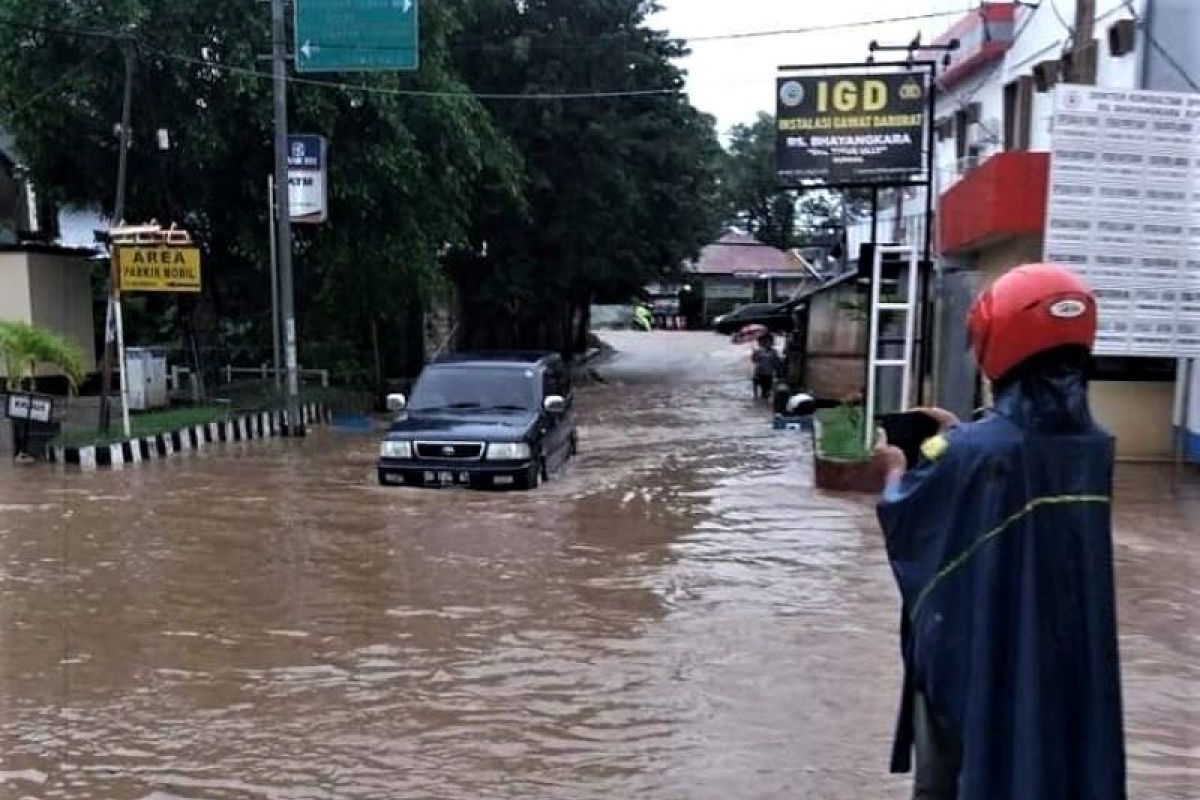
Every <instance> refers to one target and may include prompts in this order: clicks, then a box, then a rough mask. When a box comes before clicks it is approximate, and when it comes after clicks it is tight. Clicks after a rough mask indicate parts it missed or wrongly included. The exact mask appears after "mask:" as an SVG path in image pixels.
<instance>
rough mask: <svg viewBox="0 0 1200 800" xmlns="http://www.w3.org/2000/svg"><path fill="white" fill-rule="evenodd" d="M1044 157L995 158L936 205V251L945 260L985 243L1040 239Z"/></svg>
mask: <svg viewBox="0 0 1200 800" xmlns="http://www.w3.org/2000/svg"><path fill="white" fill-rule="evenodd" d="M1049 173H1050V154H1049V153H1027V152H1008V153H997V154H996V155H994V156H992V157H991V158H989V159H988V160H987V161H985V162H983V164H981V165H979V167H977V168H976V169H974V170H972V171H971V172H970V173H968V174H967V176H966V177H964V178H963V179H962V180H960V181H959V182H958V183H956V184H955V185H954V186H952V187H951V188H950V189H949V190H948V191H947V192H946V193H944V194H943V195H942V197H941V199H940V200H939V201H938V247H939V249H940V251H941V252H942V253H944V254H951V253H956V252H963V251H969V250H972V249H976V248H978V247H979V246H980V245H983V244H986V243H988V242H990V241H995V240H999V239H1004V238H1008V237H1012V236H1023V235H1037V234H1040V233H1041V232H1042V230H1043V228H1044V227H1045V224H1046V182H1047V179H1048V177H1049Z"/></svg>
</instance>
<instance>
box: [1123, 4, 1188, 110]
mask: <svg viewBox="0 0 1200 800" xmlns="http://www.w3.org/2000/svg"><path fill="white" fill-rule="evenodd" d="M1149 20H1150V34H1151V35H1152V36H1153V37H1154V39H1155V41H1157V42H1158V43H1159V45H1160V46H1161V47H1162V49H1163V50H1166V51H1167V52H1168V53H1170V54H1171V57H1172V58H1173V59H1175V61H1176V62H1177V63H1178V64H1179V66H1181V67H1183V69H1184V71H1186V72H1187V74H1188V75H1191V76H1192V77H1193V78H1195V77H1196V76H1200V47H1197V46H1196V43H1197V42H1198V41H1200V3H1197V2H1196V0H1154V1H1153V4H1152V5H1151V7H1150V15H1149ZM1138 37H1139V39H1140V38H1142V34H1141V32H1139V33H1138ZM1145 55H1146V59H1145V61H1144V66H1145V74H1144V76H1143V83H1142V87H1143V88H1145V89H1156V90H1159V91H1164V92H1190V91H1193V89H1192V88H1191V87H1190V86H1188V84H1187V81H1185V80H1184V78H1183V76H1182V75H1180V74H1179V70H1177V69H1176V68H1175V67H1174V66H1172V65H1171V64H1170V63H1169V62H1168V61H1167V59H1166V58H1164V57H1163V55H1162V53H1160V52H1159V51H1157V50H1155V49H1154V48H1150V49H1149V50H1148V51H1147V52H1146V54H1145Z"/></svg>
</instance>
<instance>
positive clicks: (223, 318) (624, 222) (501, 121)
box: [0, 0, 721, 382]
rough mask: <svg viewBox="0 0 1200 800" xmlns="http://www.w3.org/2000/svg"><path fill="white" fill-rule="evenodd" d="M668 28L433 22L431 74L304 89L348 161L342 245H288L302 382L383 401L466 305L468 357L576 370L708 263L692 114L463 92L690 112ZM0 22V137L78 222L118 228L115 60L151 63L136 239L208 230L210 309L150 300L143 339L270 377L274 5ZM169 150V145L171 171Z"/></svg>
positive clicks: (311, 124)
mask: <svg viewBox="0 0 1200 800" xmlns="http://www.w3.org/2000/svg"><path fill="white" fill-rule="evenodd" d="M653 8H654V6H653V3H650V2H645V0H590V1H589V2H586V3H579V2H577V0H527V2H521V3H517V2H512V0H445V1H444V2H436V3H426V4H425V5H424V6H423V7H422V10H421V11H422V15H421V16H422V18H421V50H422V52H421V68H420V70H418V71H416V72H413V73H370V74H360V73H354V74H350V75H322V76H320V79H321V80H322V81H331V82H336V83H340V84H341V85H340V86H337V87H330V86H323V85H313V84H312V83H303V82H299V83H294V84H292V85H291V87H290V89H289V96H290V114H289V117H290V120H289V122H290V128H291V130H293V131H297V132H304V133H314V134H322V135H324V136H326V137H327V138H328V139H329V142H330V182H329V185H330V194H331V197H330V200H331V210H330V222H329V223H328V224H325V225H321V226H296V228H295V229H294V230H295V235H296V256H295V264H296V294H297V297H296V307H297V314H298V327H299V332H300V336H299V340H300V344H301V353H300V358H301V360H302V362H304V363H305V364H306V365H310V366H331V365H337V366H338V367H339V369H344V370H345V371H346V372H349V373H352V374H354V375H358V376H361V377H362V379H363V380H364V381H368V382H369V381H371V380H374V381H376V382H378V381H380V380H381V378H382V377H383V376H385V375H396V374H401V373H403V372H404V371H406V370H407V371H411V370H412V369H413V368H414V366H415V365H413V364H412V363H411V361H412V354H413V353H414V352H417V353H419V351H420V326H419V324H416V325H414V322H413V321H414V320H418V319H419V317H418V314H419V312H420V311H421V310H422V308H423V306H425V305H426V304H428V302H429V301H430V300H432V299H434V298H444V299H452V298H453V297H454V295H455V294H456V293H457V295H458V296H459V297H460V298H461V303H462V307H463V310H464V312H465V320H464V330H465V332H466V333H467V335H468V336H467V339H468V343H472V342H475V343H479V344H485V345H488V346H504V345H512V346H543V347H553V348H558V349H563V350H571V349H575V348H576V347H579V346H580V343H581V340H582V335H581V332H582V331H583V330H584V329H585V328H586V317H587V308H588V306H589V304H590V301H591V299H592V298H593V297H597V296H604V297H605V298H610V299H611V298H620V299H622V300H624V299H627V297H628V295H629V294H630V293H632V292H635V291H637V290H638V289H639V288H640V287H641V286H642V285H643V284H644V283H645V282H646V281H647V280H648V279H650V278H653V277H657V276H661V275H665V274H669V273H671V272H672V271H674V270H677V269H678V268H679V265H680V264H681V262H682V261H684V260H685V259H687V258H689V257H692V256H694V255H695V254H696V253H697V252H698V251H699V248H700V247H701V246H703V245H704V244H706V243H707V242H708V241H709V240H711V238H712V237H713V236H714V235H715V233H716V232H717V229H718V227H719V213H718V203H717V173H718V170H719V166H720V159H721V151H720V148H719V146H718V144H717V140H716V136H715V133H714V131H713V123H712V120H711V119H709V118H707V117H704V116H702V115H701V114H699V113H698V112H697V111H696V110H695V109H694V108H692V107H691V105H689V103H688V102H687V100H686V98H685V96H684V95H683V94H682V93H681V92H680V93H671V94H665V95H646V96H639V97H613V98H600V99H594V98H589V99H584V100H571V99H564V100H546V101H534V100H520V101H513V100H488V101H481V100H480V99H479V98H478V97H476V96H474V95H473V94H472V93H471V91H470V90H471V89H472V88H473V89H475V90H476V91H479V92H493V93H505V94H511V93H535V94H536V93H556V92H562V91H564V90H567V91H579V90H584V91H586V90H589V89H591V90H597V91H612V90H628V89H661V88H663V87H675V88H680V89H681V88H682V86H683V76H682V74H681V72H680V71H679V69H678V68H677V67H676V66H675V65H674V63H673V61H672V60H673V59H675V58H677V57H678V56H680V55H682V54H683V52H684V51H683V49H682V46H681V45H680V44H679V43H678V42H675V41H672V40H669V39H668V38H666V36H665V35H664V34H662V33H660V32H656V31H652V30H650V29H649V28H648V27H647V26H646V19H647V16H648V15H649V14H650V13H651V12H652V11H653ZM0 22H4V23H6V24H5V26H4V30H5V31H6V34H7V35H6V36H5V37H0V114H5V116H4V118H3V119H0V125H3V126H4V127H5V128H6V129H8V130H9V131H11V132H12V133H13V134H14V135H15V137H16V140H17V149H18V150H19V151H20V153H21V154H22V157H23V160H24V161H25V162H26V163H27V164H28V165H29V166H30V168H31V170H32V172H33V177H34V179H35V180H36V182H37V184H38V186H39V189H41V191H42V193H43V195H45V196H46V197H47V198H49V199H51V200H54V201H58V202H62V203H69V204H74V205H81V206H87V207H91V208H99V209H105V208H109V207H111V203H112V198H113V197H114V195H115V179H116V162H117V138H116V136H115V135H114V123H116V122H117V121H118V119H119V118H120V108H121V94H122V82H123V72H124V70H123V68H122V63H123V62H122V47H123V46H126V45H127V46H130V47H132V48H134V51H135V53H136V72H135V81H134V92H133V125H132V137H133V146H132V149H131V151H130V165H129V180H128V197H127V212H126V214H125V216H126V218H127V219H129V220H136V221H142V220H146V219H151V218H156V219H158V220H159V221H160V222H163V223H164V224H165V223H168V222H172V221H174V222H177V223H179V224H180V225H183V226H185V227H187V228H188V229H189V230H190V231H192V233H193V234H194V236H195V237H196V238H197V240H198V241H199V243H200V245H201V247H202V248H203V249H204V251H205V291H204V295H203V299H202V300H201V301H200V302H199V303H196V302H195V301H193V300H192V299H189V298H184V299H179V298H162V297H153V296H151V297H147V298H146V299H145V300H143V301H141V302H140V303H139V307H138V310H137V314H136V318H135V319H133V320H132V322H131V326H130V331H129V332H130V333H131V336H130V338H131V339H132V340H134V341H146V340H150V341H154V342H155V343H166V342H164V339H165V338H167V337H169V336H171V335H175V336H178V337H180V338H187V337H195V338H196V339H198V340H201V341H199V342H198V343H195V342H193V343H189V345H188V346H187V347H182V348H181V350H184V351H187V352H201V351H204V352H208V351H210V350H212V349H216V350H218V351H224V352H231V351H233V350H234V349H235V348H237V347H239V346H240V345H241V344H242V343H244V342H246V341H252V340H257V341H259V342H262V343H263V348H262V350H261V351H260V353H259V355H258V359H261V358H265V357H266V356H267V348H268V347H269V345H267V344H266V343H269V342H270V338H271V337H270V328H269V323H270V305H269V303H270V290H269V280H268V270H267V258H268V247H267V203H266V197H265V194H266V177H267V174H268V173H269V172H270V171H271V170H272V165H273V160H272V146H271V145H272V125H271V123H272V119H271V115H272V105H271V83H270V81H269V80H266V77H267V70H266V66H265V65H264V64H263V63H262V62H261V61H260V58H259V56H260V55H261V54H263V53H266V52H268V51H269V49H270V48H269V30H268V22H269V12H268V8H267V6H266V4H263V3H254V2H249V1H248V0H204V2H179V1H178V0H39V2H37V3H30V2H28V0H0ZM88 31H90V32H100V33H102V34H104V35H102V36H92V35H86V33H85V32H88ZM118 34H119V35H122V36H124V35H127V36H128V37H129V38H127V39H126V40H124V41H125V44H123V42H122V41H121V40H119V39H115V38H113V37H114V35H118ZM397 90H405V91H410V92H412V91H415V92H420V93H423V94H420V95H419V96H414V95H403V96H402V95H399V94H396V92H397ZM158 128H167V129H169V130H170V133H171V150H170V151H169V152H167V153H161V152H159V151H158V149H157V147H156V145H155V131H156V130H157V129H158ZM177 309H178V310H177ZM164 322H166V323H168V324H166V325H164ZM165 328H169V329H170V330H165ZM231 332H236V335H235V333H231ZM193 345H194V346H193ZM258 359H255V360H258Z"/></svg>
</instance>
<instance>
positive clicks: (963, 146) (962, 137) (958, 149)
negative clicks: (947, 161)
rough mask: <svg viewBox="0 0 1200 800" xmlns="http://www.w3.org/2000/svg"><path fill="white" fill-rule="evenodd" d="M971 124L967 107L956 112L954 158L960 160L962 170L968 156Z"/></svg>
mask: <svg viewBox="0 0 1200 800" xmlns="http://www.w3.org/2000/svg"><path fill="white" fill-rule="evenodd" d="M970 124H971V123H970V122H969V121H968V120H967V112H966V110H965V109H959V110H958V111H955V112H954V158H955V160H956V161H958V164H959V169H960V170H961V169H962V164H963V162H964V160H965V159H966V157H967V128H968V127H969V126H970Z"/></svg>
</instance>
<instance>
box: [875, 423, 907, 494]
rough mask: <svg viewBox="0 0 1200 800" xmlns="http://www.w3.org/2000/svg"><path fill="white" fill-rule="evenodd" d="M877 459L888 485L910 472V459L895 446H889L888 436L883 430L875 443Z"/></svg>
mask: <svg viewBox="0 0 1200 800" xmlns="http://www.w3.org/2000/svg"><path fill="white" fill-rule="evenodd" d="M875 459H876V460H877V461H878V462H879V464H880V465H881V466H882V467H883V474H884V476H885V478H886V480H887V482H888V483H892V482H893V481H898V480H900V478H902V477H903V476H904V473H905V472H907V471H908V458H907V457H906V456H905V455H904V451H903V450H901V449H900V448H899V447H896V445H894V444H888V439H887V434H886V433H884V431H883V429H882V428H880V430H879V438H878V439H877V440H876V442H875Z"/></svg>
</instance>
